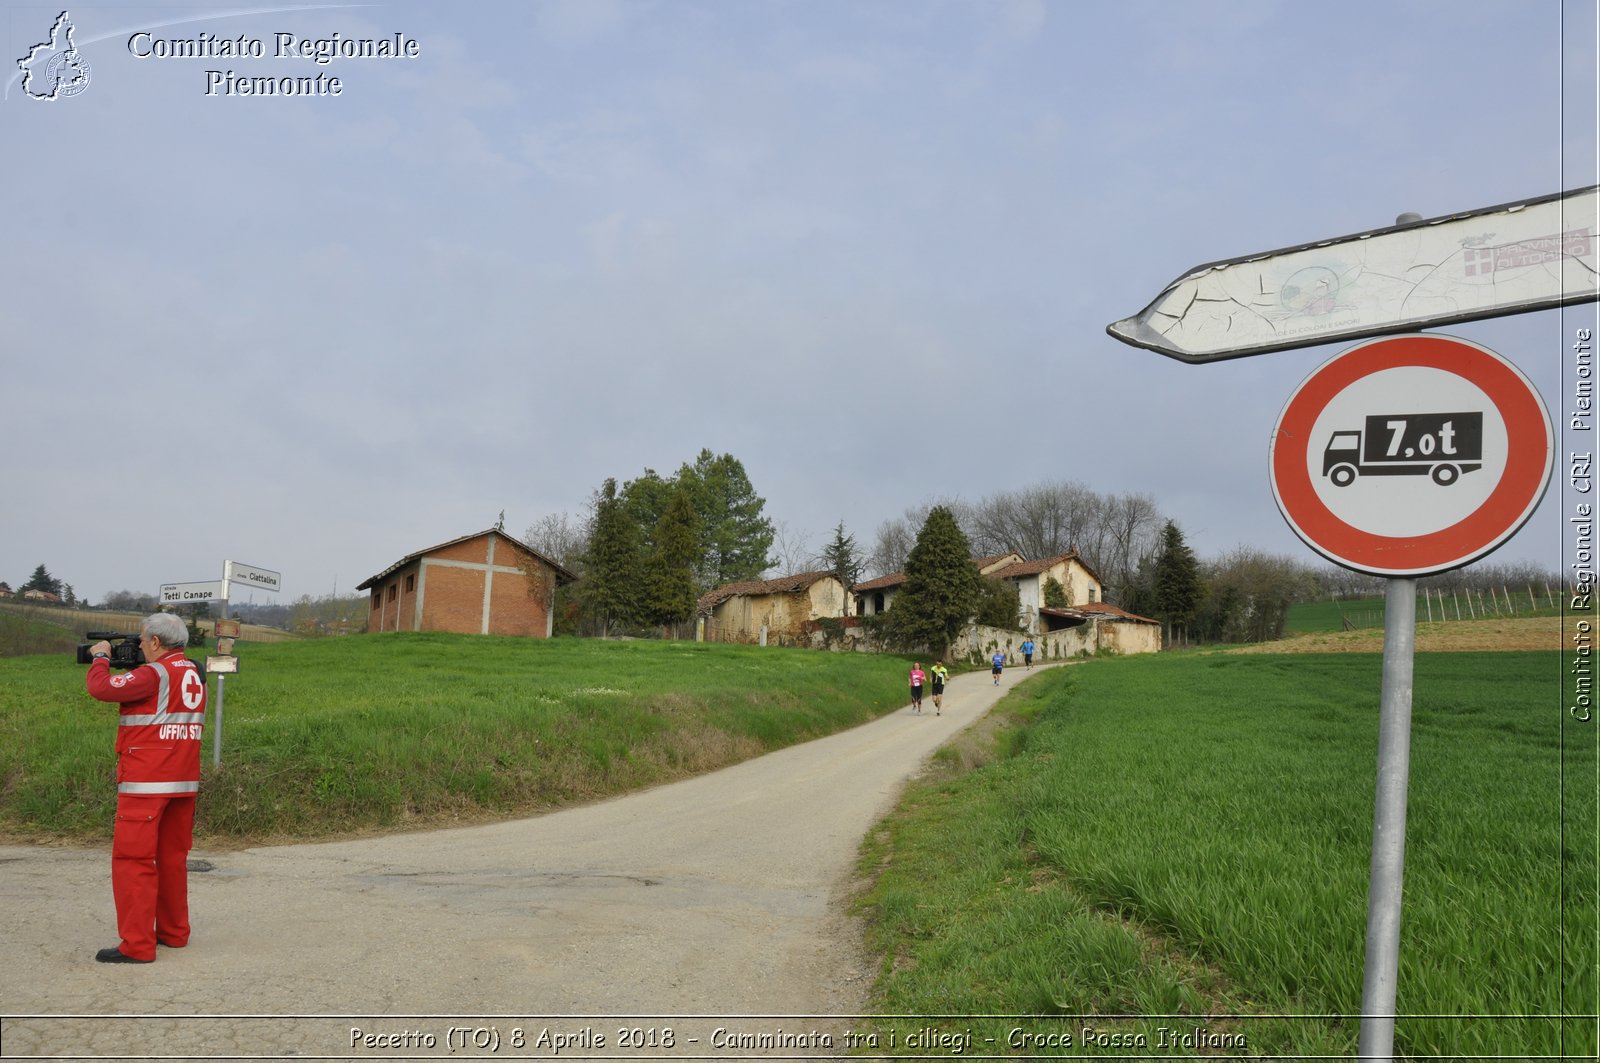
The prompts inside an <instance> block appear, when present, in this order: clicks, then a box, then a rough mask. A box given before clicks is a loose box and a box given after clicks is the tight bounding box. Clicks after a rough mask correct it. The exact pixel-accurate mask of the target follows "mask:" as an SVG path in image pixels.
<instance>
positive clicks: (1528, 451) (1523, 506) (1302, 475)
mask: <svg viewBox="0 0 1600 1063" xmlns="http://www.w3.org/2000/svg"><path fill="white" fill-rule="evenodd" d="M1406 366H1415V367H1421V368H1425V369H1437V370H1440V371H1441V372H1445V373H1451V374H1453V375H1455V376H1458V377H1461V378H1463V379H1465V380H1466V381H1467V382H1469V383H1470V384H1472V385H1473V386H1475V387H1476V388H1478V390H1480V391H1482V392H1483V393H1484V394H1485V395H1487V396H1488V397H1489V399H1490V401H1491V402H1493V403H1494V405H1495V409H1496V410H1497V412H1498V413H1499V415H1500V417H1501V419H1502V420H1503V421H1504V422H1505V429H1506V437H1507V446H1508V453H1507V455H1506V464H1505V469H1504V470H1503V471H1502V473H1501V475H1500V480H1499V482H1498V483H1497V484H1496V485H1495V486H1494V489H1493V490H1492V491H1491V492H1490V493H1489V497H1488V498H1487V499H1485V501H1484V502H1483V503H1482V504H1481V505H1480V506H1478V508H1477V509H1475V510H1474V511H1473V512H1472V513H1471V514H1469V515H1468V516H1466V517H1464V518H1462V519H1461V520H1459V521H1457V522H1455V523H1454V524H1451V525H1450V526H1448V527H1445V528H1440V529H1439V530H1437V531H1434V532H1430V533H1428V534H1425V535H1415V536H1400V537H1397V536H1389V535H1379V534H1376V533H1373V532H1370V531H1365V530H1363V529H1361V528H1358V527H1356V526H1354V525H1352V524H1350V523H1349V522H1348V521H1346V520H1344V519H1343V518H1341V517H1339V516H1338V515H1337V514H1335V513H1334V512H1333V511H1332V510H1331V509H1329V508H1328V506H1327V504H1326V503H1324V502H1323V501H1322V499H1321V498H1320V497H1319V496H1318V494H1317V489H1316V485H1315V484H1314V483H1313V482H1312V479H1311V472H1310V467H1309V462H1308V460H1307V459H1308V455H1309V447H1310V446H1311V444H1312V440H1311V433H1312V428H1313V426H1314V425H1315V424H1316V421H1317V418H1318V417H1319V416H1320V415H1321V413H1322V411H1323V410H1324V409H1325V408H1326V407H1327V406H1328V404H1329V403H1330V402H1332V401H1333V400H1334V399H1335V398H1337V397H1338V396H1339V395H1340V394H1341V393H1342V392H1343V391H1344V390H1345V389H1346V388H1348V387H1350V386H1351V385H1352V384H1355V383H1356V382H1357V381H1359V380H1362V379H1363V378H1365V377H1368V376H1371V375H1372V374H1374V373H1379V372H1383V371H1384V370H1388V369H1396V368H1400V367H1406ZM1553 440H1554V433H1553V432H1552V430H1551V427H1550V418H1549V416H1548V415H1547V414H1546V413H1545V408H1544V403H1543V402H1542V401H1541V400H1540V398H1539V393H1538V392H1537V391H1535V390H1534V389H1533V385H1532V384H1530V383H1529V382H1528V380H1527V378H1526V377H1524V376H1523V375H1522V373H1521V372H1519V371H1518V370H1517V368H1516V367H1515V366H1513V365H1512V364H1511V363H1510V362H1507V361H1506V360H1505V359H1503V358H1501V357H1500V356H1499V355H1498V354H1496V353H1494V352H1493V351H1491V350H1489V349H1488V348H1487V347H1480V346H1479V345H1477V344H1475V343H1472V342H1470V341H1468V340H1461V339H1455V338H1453V337H1449V336H1434V335H1422V334H1419V335H1412V336H1390V337H1386V338H1384V339H1378V340H1370V341H1368V342H1366V343H1361V344H1357V345H1356V346H1354V347H1352V348H1350V349H1349V350H1348V351H1345V352H1344V353H1342V354H1340V355H1338V356H1337V357H1335V358H1334V359H1332V360H1331V361H1329V362H1327V363H1326V364H1324V365H1323V366H1322V367H1321V368H1319V369H1318V370H1317V371H1316V372H1314V373H1312V374H1311V375H1310V376H1309V377H1307V378H1306V379H1305V381H1304V382H1303V383H1301V385H1300V387H1299V388H1297V389H1296V390H1295V393H1294V394H1293V395H1292V396H1290V398H1289V403H1288V405H1287V406H1285V407H1284V409H1283V413H1282V414H1281V415H1280V416H1279V417H1278V425H1277V427H1276V428H1275V429H1274V430H1273V433H1272V451H1271V459H1270V464H1271V471H1272V492H1273V494H1274V495H1275V496H1276V497H1277V500H1278V508H1279V510H1281V511H1282V513H1283V516H1284V519H1285V520H1287V521H1288V522H1289V526H1290V527H1291V528H1292V529H1293V530H1294V532H1295V534H1296V535H1298V536H1300V538H1302V539H1304V540H1305V541H1306V543H1307V545H1309V546H1310V547H1311V548H1312V549H1314V550H1316V551H1317V552H1318V553H1320V554H1322V555H1323V556H1324V557H1327V558H1328V559H1329V560H1330V561H1333V562H1335V563H1337V564H1340V565H1343V566H1345V567H1346V568H1352V569H1356V570H1357V571H1361V572H1370V573H1372V574H1374V575H1381V576H1425V575H1428V574H1430V573H1434V572H1444V571H1446V570H1448V569H1452V568H1458V567H1460V566H1461V565H1465V564H1469V563H1471V562H1473V561H1476V560H1477V559H1478V558H1480V557H1482V556H1483V555H1485V554H1487V553H1489V552H1490V551H1491V550H1493V549H1495V547H1497V546H1499V545H1500V544H1501V543H1503V542H1505V541H1506V540H1507V539H1509V538H1510V537H1511V536H1512V534H1513V533H1515V532H1516V530H1517V529H1518V528H1520V527H1522V525H1523V524H1524V523H1526V522H1527V519H1528V518H1529V517H1530V516H1532V515H1533V511H1534V509H1535V508H1536V507H1537V506H1538V504H1539V500H1540V499H1541V498H1543V497H1544V492H1545V487H1546V486H1547V485H1548V483H1549V480H1550V468H1551V459H1552V457H1553V452H1554V444H1553Z"/></svg>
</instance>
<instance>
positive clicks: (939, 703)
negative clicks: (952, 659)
mask: <svg viewBox="0 0 1600 1063" xmlns="http://www.w3.org/2000/svg"><path fill="white" fill-rule="evenodd" d="M929 671H930V672H931V673H932V674H933V714H934V715H935V716H943V715H944V685H945V684H946V683H948V682H949V681H950V669H948V668H946V667H945V666H944V662H943V661H935V662H934V664H933V667H932V668H930V669H929Z"/></svg>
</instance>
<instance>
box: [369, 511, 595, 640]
mask: <svg viewBox="0 0 1600 1063" xmlns="http://www.w3.org/2000/svg"><path fill="white" fill-rule="evenodd" d="M575 579H577V576H575V575H573V574H572V573H571V572H569V571H567V570H566V569H565V568H563V567H562V566H561V565H559V564H557V563H556V562H555V561H552V560H551V559H550V558H548V557H545V556H544V555H543V554H541V553H539V551H537V550H535V549H534V548H533V547H531V546H529V545H528V544H527V543H524V542H522V541H521V540H519V539H516V538H514V537H512V536H510V535H507V534H506V533H505V532H504V531H503V530H501V529H499V528H490V529H489V530H487V531H481V532H473V533H472V534H471V535H463V536H462V537H461V538H459V539H452V540H450V541H449V542H447V543H440V544H439V545H437V546H430V547H428V548H427V549H425V550H418V551H417V552H416V553H413V554H407V555H406V556H405V557H402V558H401V559H400V560H399V561H396V562H395V563H394V564H392V565H390V566H389V567H388V568H386V569H384V570H383V571H382V572H380V573H378V574H377V575H376V576H373V577H371V578H370V579H367V580H365V581H363V582H362V583H360V584H357V586H356V589H357V590H363V591H364V590H370V591H371V592H372V603H371V607H370V610H369V612H368V615H367V630H368V631H453V632H456V633H459V634H463V635H522V636H526V637H530V638H549V637H550V634H551V632H552V631H553V630H554V624H555V617H554V612H553V608H552V607H553V604H554V599H555V589H556V587H558V586H561V585H563V584H567V583H571V582H573V581H574V580H575Z"/></svg>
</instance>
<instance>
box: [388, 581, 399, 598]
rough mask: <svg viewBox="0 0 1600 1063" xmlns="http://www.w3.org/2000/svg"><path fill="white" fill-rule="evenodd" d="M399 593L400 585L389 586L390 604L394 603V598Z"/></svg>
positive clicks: (392, 584)
mask: <svg viewBox="0 0 1600 1063" xmlns="http://www.w3.org/2000/svg"><path fill="white" fill-rule="evenodd" d="M399 593H400V585H399V584H398V583H391V584H389V600H390V601H391V602H392V601H394V599H395V596H396V595H397V594H399Z"/></svg>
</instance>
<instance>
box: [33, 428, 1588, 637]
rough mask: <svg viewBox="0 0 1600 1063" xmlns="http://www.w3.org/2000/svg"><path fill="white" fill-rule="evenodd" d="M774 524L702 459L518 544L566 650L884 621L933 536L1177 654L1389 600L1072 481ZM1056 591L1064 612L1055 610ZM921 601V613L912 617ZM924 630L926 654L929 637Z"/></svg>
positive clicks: (1507, 578) (745, 478)
mask: <svg viewBox="0 0 1600 1063" xmlns="http://www.w3.org/2000/svg"><path fill="white" fill-rule="evenodd" d="M765 511H766V500H765V499H764V498H762V497H761V495H760V494H758V493H757V491H756V489H755V487H754V485H753V484H752V483H751V481H750V477H749V475H748V474H747V472H746V471H745V468H744V465H743V463H742V462H740V461H739V460H738V459H737V458H735V457H734V456H733V455H731V454H714V453H713V452H712V451H710V450H709V449H703V450H701V451H700V453H699V454H698V455H697V456H696V457H695V459H694V460H693V461H686V462H684V463H682V464H681V465H680V466H679V468H678V469H677V471H676V472H674V473H673V474H671V475H670V476H664V475H662V474H660V473H658V472H656V471H655V470H654V469H650V468H646V469H644V470H643V471H642V472H641V473H640V474H639V475H638V476H636V477H634V478H633V479H630V480H624V481H621V482H619V481H618V480H617V479H616V478H607V479H606V480H605V481H604V482H603V483H602V484H601V485H600V486H599V487H598V488H596V489H595V491H594V492H593V494H592V495H591V498H590V503H589V507H588V511H587V512H586V513H584V514H582V515H580V516H577V517H574V516H573V515H571V514H568V513H558V514H550V515H548V516H546V517H544V518H542V519H541V520H539V521H537V522H536V523H534V524H533V525H531V526H530V527H529V528H528V530H527V532H526V534H525V536H524V539H525V541H526V542H527V543H528V545H530V546H532V547H533V548H534V549H535V550H538V551H539V552H540V553H541V554H543V555H545V556H546V557H549V558H550V559H552V560H554V561H556V562H558V563H560V564H561V565H562V566H563V567H564V568H566V569H568V570H569V571H571V572H572V573H574V574H575V575H577V576H578V577H579V579H578V580H577V582H575V583H573V584H570V585H567V586H563V587H561V588H559V589H553V590H552V591H551V601H550V605H551V607H552V609H553V611H554V621H555V629H556V631H557V632H558V633H563V634H594V635H613V634H619V633H620V634H660V633H666V634H668V635H678V636H681V635H684V634H686V633H688V631H689V630H690V627H691V625H692V623H693V620H694V613H695V606H696V603H697V602H698V600H699V597H700V596H701V595H702V594H704V593H705V592H706V591H709V590H712V589H715V588H717V587H721V586H724V585H726V584H729V583H736V582H741V581H746V580H757V579H761V578H763V577H765V576H773V575H792V574H795V573H798V572H801V571H811V570H819V569H820V570H826V571H829V572H833V573H834V574H835V575H836V576H837V577H838V578H839V580H840V582H841V583H842V584H843V585H844V586H845V587H847V588H849V587H852V586H854V585H855V584H857V583H859V582H861V581H862V579H863V578H872V577H874V576H881V575H887V574H889V573H892V572H904V573H906V576H907V583H906V585H905V586H903V587H902V597H900V598H897V600H896V605H895V608H894V609H892V610H890V613H891V614H892V613H895V612H897V611H900V610H901V605H902V603H903V602H906V601H907V599H905V598H904V593H905V591H906V590H909V589H911V586H912V584H913V581H912V580H911V573H912V569H913V568H916V567H917V565H916V564H915V563H914V562H913V560H912V554H913V551H914V550H915V548H916V546H917V544H918V541H919V539H920V538H921V537H922V536H923V535H925V534H933V535H934V543H933V544H932V545H929V546H928V547H927V548H926V550H925V553H928V554H930V555H936V556H938V557H940V558H947V557H948V556H950V555H953V554H955V553H959V552H961V551H962V550H965V551H966V552H967V553H966V556H967V559H968V563H967V565H966V568H968V569H970V568H972V566H971V564H970V559H971V558H972V557H978V556H995V555H1001V554H1006V553H1012V552H1014V553H1017V554H1019V555H1021V556H1022V557H1023V558H1025V559H1027V560H1031V561H1032V560H1043V559H1045V558H1050V557H1057V556H1060V555H1062V554H1065V553H1068V552H1069V551H1074V550H1075V551H1077V553H1078V555H1079V556H1080V557H1081V558H1082V559H1083V560H1084V562H1085V563H1086V564H1087V565H1088V566H1089V567H1090V568H1091V569H1093V570H1094V572H1095V573H1096V574H1097V575H1098V576H1099V577H1100V579H1101V582H1102V586H1103V589H1104V595H1105V600H1106V601H1107V602H1109V603H1110V604H1113V605H1117V606H1120V607H1121V608H1124V609H1126V610H1128V611H1129V612H1132V613H1136V614H1139V615H1141V616H1147V617H1151V618H1153V619H1157V620H1160V621H1161V622H1162V623H1163V625H1164V627H1165V628H1166V630H1167V635H1168V639H1169V641H1170V640H1174V639H1176V640H1178V641H1194V642H1258V641H1266V640H1270V639H1273V638H1278V637H1281V636H1282V634H1283V631H1284V628H1285V624H1286V622H1287V618H1288V611H1289V607H1290V606H1291V605H1292V604H1293V603H1295V602H1297V601H1303V600H1308V599H1312V598H1317V597H1352V598H1355V597H1377V596H1381V595H1382V594H1383V588H1384V580H1383V579H1381V578H1379V577H1375V576H1367V575H1363V574H1361V573H1356V572H1351V571H1348V570H1346V569H1343V568H1339V567H1338V566H1334V565H1331V564H1323V565H1320V566H1315V565H1311V564H1308V563H1306V562H1305V561H1302V560H1298V559H1295V558H1291V557H1285V556H1282V555H1275V554H1270V553H1267V552H1265V551H1262V550H1258V549H1255V548H1253V547H1249V546H1239V547H1237V548H1235V549H1233V550H1230V551H1227V552H1226V553H1224V554H1222V555H1220V556H1218V557H1215V558H1211V559H1209V560H1204V561H1202V560H1201V559H1199V558H1197V557H1196V556H1195V555H1194V552H1193V551H1192V550H1191V549H1190V548H1189V546H1188V545H1187V543H1186V541H1185V539H1184V536H1183V532H1182V530H1181V529H1180V527H1179V526H1178V524H1177V523H1176V522H1175V521H1173V520H1171V519H1168V518H1167V517H1166V516H1165V515H1164V514H1163V513H1162V512H1161V510H1160V507H1159V505H1158V504H1157V502H1156V501H1155V499H1154V498H1152V497H1151V496H1149V495H1146V494H1140V493H1120V494H1117V493H1113V494H1103V493H1100V492H1097V491H1094V490H1093V489H1091V488H1089V487H1087V486H1085V485H1083V484H1081V483H1077V482H1074V481H1069V480H1062V481H1053V482H1046V483H1041V484H1038V485H1035V486H1031V487H1027V488H1023V489H1020V490H1012V491H1001V492H997V493H995V494H993V495H990V496H988V497H986V498H983V499H981V500H979V501H977V502H966V501H963V500H960V499H948V498H947V499H931V500H929V501H928V502H926V503H924V504H922V505H920V506H914V507H911V508H909V509H907V510H906V511H905V512H904V514H903V515H902V516H900V517H898V518H894V519H891V520H887V521H884V522H883V523H882V524H880V525H879V527H878V529H877V534H876V537H875V540H874V542H873V544H872V546H871V548H870V549H866V550H864V549H862V548H861V547H859V546H858V545H857V542H856V538H855V536H853V535H851V534H850V533H849V532H848V531H847V529H846V526H845V524H844V522H843V521H840V522H839V523H838V524H836V526H835V527H834V529H833V532H832V535H831V538H830V539H829V541H828V542H827V543H826V544H825V545H824V546H823V547H822V548H821V549H820V550H813V549H812V548H811V547H810V546H809V545H808V543H807V541H806V537H805V536H804V535H803V534H797V533H795V532H793V531H792V530H790V529H789V528H787V527H786V526H784V525H782V524H780V523H775V522H774V521H773V520H772V519H770V518H769V517H768V516H767V515H766V512H765ZM936 511H937V512H938V513H939V516H938V517H937V519H936V520H935V519H934V515H935V512H936ZM930 520H932V521H933V524H932V526H930V523H929V522H930ZM952 531H953V532H954V533H955V534H954V535H952V534H951V532H952ZM956 536H959V539H957V537H956ZM958 568H959V566H956V567H946V568H941V569H939V570H938V571H940V572H943V573H944V574H943V575H938V576H933V577H926V576H919V577H918V578H919V579H932V580H934V582H935V583H938V582H939V581H941V580H942V581H944V583H947V584H949V586H947V587H944V589H942V590H941V591H939V593H941V594H944V595H945V596H946V598H947V599H949V601H950V602H959V603H965V606H966V607H968V608H970V612H969V613H968V616H967V619H971V618H972V617H974V616H977V617H979V618H981V619H983V620H984V621H985V622H988V623H992V624H993V625H994V626H1001V627H1004V626H1011V625H1014V624H1015V623H1016V619H1015V618H1016V614H1017V608H1016V593H1015V590H1014V588H1010V589H1008V588H1007V587H1005V586H1002V585H999V584H998V582H997V581H994V580H981V579H980V580H977V581H976V582H972V581H969V580H968V579H967V578H966V574H965V569H961V570H960V572H958V571H957V569H958ZM975 571H976V570H975V569H974V572H975ZM1420 583H1421V585H1422V586H1424V587H1427V588H1429V589H1443V590H1445V591H1447V592H1448V591H1451V590H1465V589H1472V590H1475V591H1478V592H1487V591H1488V590H1489V589H1491V588H1495V589H1500V588H1505V587H1510V588H1517V589H1520V588H1526V587H1530V586H1532V587H1536V588H1537V587H1539V586H1541V585H1547V586H1550V587H1553V588H1560V587H1562V586H1563V585H1564V583H1565V581H1564V579H1563V577H1562V575H1561V574H1559V573H1553V572H1549V571H1546V570H1542V569H1540V568H1538V566H1535V565H1531V564H1513V565H1494V564H1492V563H1479V564H1477V565H1472V566H1469V567H1467V568H1464V569H1457V570H1454V571H1452V572H1448V573H1444V574H1442V575H1439V576H1433V577H1429V578H1428V579H1425V580H1422V581H1420ZM30 589H36V590H42V591H47V592H49V593H52V594H56V595H57V596H58V597H59V598H61V600H62V601H63V602H65V603H67V604H83V605H87V604H88V603H86V602H85V603H80V602H79V601H78V599H77V597H76V595H75V594H74V593H73V591H72V587H71V585H70V584H67V583H64V582H63V581H61V580H60V579H58V578H56V577H55V576H53V575H51V574H50V572H49V570H48V568H47V567H46V566H45V565H43V564H40V565H39V566H38V567H37V568H36V569H35V571H34V572H33V574H32V575H31V576H30V577H29V579H28V580H27V581H25V582H24V583H23V584H22V585H21V587H19V588H18V589H17V591H16V592H15V593H17V594H20V593H22V592H23V591H26V590H30ZM1052 591H1053V592H1055V594H1056V595H1057V596H1058V597H1056V598H1052V597H1051V595H1052ZM1045 593H1046V598H1047V601H1046V604H1054V605H1063V604H1076V603H1068V602H1066V601H1065V600H1064V598H1062V597H1059V596H1060V595H1061V593H1062V592H1061V588H1059V587H1057V588H1050V587H1046V588H1045ZM915 600H916V596H915V595H913V597H912V598H911V599H909V601H913V602H914V601H915ZM946 604H947V605H948V604H949V603H948V602H947V603H946ZM156 605H157V600H156V597H155V596H154V595H150V594H144V593H138V592H134V591H126V590H124V591H113V592H110V593H108V594H107V595H106V596H105V598H104V600H103V601H102V603H101V607H102V608H106V609H115V610H119V611H128V612H143V611H153V610H154V609H155V608H156ZM366 607H367V599H366V598H365V596H350V595H347V596H344V597H340V596H337V595H330V596H326V597H324V598H311V597H310V596H303V597H302V598H300V599H297V600H296V601H294V602H293V603H290V604H288V605H259V606H246V605H235V606H233V613H234V615H236V616H240V617H241V618H243V619H247V620H249V621H250V622H252V623H259V624H265V625H269V626H274V627H281V628H284V629H286V630H291V631H303V632H304V633H306V634H316V633H325V632H338V631H348V630H353V629H354V630H359V629H360V627H361V626H362V623H363V620H364V617H365V615H366ZM915 611H916V610H915V609H910V610H907V611H905V612H902V613H901V621H900V622H901V623H904V624H912V625H913V626H914V627H915V626H916V625H918V624H924V623H926V624H927V625H931V624H932V621H927V620H926V618H922V619H921V620H918V619H917V618H916V617H914V616H913V613H915ZM939 615H940V617H941V620H940V622H941V623H943V622H945V621H946V620H948V615H947V614H946V613H940V614H939ZM1008 616H1009V618H1010V619H1009V622H1008V620H1007V618H1008ZM917 630H918V633H919V634H920V635H923V636H928V637H931V636H932V632H933V627H932V626H926V627H925V628H918V629H917Z"/></svg>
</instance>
